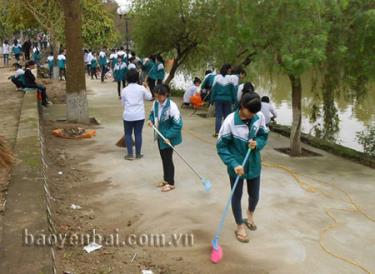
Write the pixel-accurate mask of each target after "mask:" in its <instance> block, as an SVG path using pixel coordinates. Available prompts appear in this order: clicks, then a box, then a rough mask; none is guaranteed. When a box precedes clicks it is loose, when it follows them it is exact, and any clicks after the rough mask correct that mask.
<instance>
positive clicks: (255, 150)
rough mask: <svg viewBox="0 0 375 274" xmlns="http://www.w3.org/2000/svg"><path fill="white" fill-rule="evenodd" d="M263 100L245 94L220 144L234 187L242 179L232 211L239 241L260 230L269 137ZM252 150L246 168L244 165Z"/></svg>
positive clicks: (226, 123)
mask: <svg viewBox="0 0 375 274" xmlns="http://www.w3.org/2000/svg"><path fill="white" fill-rule="evenodd" d="M260 109H261V101H260V97H259V95H258V94H257V93H255V92H254V93H244V94H243V96H242V97H241V100H240V108H239V110H237V111H235V112H233V113H231V114H230V115H229V116H228V117H227V118H226V119H225V120H224V122H223V125H222V126H221V129H220V132H219V137H218V141H217V144H216V148H217V152H218V154H219V156H220V158H221V159H222V160H223V162H224V163H225V164H226V165H227V167H228V175H229V179H230V184H231V188H233V186H234V184H235V181H236V177H237V176H240V178H239V180H238V184H237V187H236V188H235V189H234V192H233V196H232V200H231V203H232V211H233V216H234V219H235V222H236V224H237V229H236V230H235V235H236V238H237V240H238V241H240V242H244V243H247V242H249V238H248V236H247V233H246V228H248V229H250V230H256V228H257V227H256V225H255V223H254V218H253V215H254V211H255V208H256V206H257V203H258V200H259V187H260V172H261V156H260V151H261V150H262V149H263V148H264V146H265V145H266V143H267V138H268V128H267V127H266V124H265V119H264V116H263V114H262V113H261V112H259V111H260ZM248 149H251V152H250V156H249V158H248V161H246V163H245V165H244V166H243V165H242V162H243V161H244V159H245V155H246V154H247V152H248ZM244 180H246V183H247V192H248V195H249V202H248V208H247V219H243V218H242V210H241V198H242V189H243V183H244Z"/></svg>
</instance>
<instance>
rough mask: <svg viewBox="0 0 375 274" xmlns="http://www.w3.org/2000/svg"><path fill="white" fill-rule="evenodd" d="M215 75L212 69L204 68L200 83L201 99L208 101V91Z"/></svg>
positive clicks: (209, 91)
mask: <svg viewBox="0 0 375 274" xmlns="http://www.w3.org/2000/svg"><path fill="white" fill-rule="evenodd" d="M215 76H216V73H215V72H212V70H206V72H205V76H204V79H203V82H202V84H201V97H202V100H203V101H210V93H211V88H212V85H213V83H214V80H215Z"/></svg>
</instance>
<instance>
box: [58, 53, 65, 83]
mask: <svg viewBox="0 0 375 274" xmlns="http://www.w3.org/2000/svg"><path fill="white" fill-rule="evenodd" d="M65 64H66V57H65V54H64V52H63V51H61V52H60V54H59V55H58V56H57V66H58V68H59V77H60V80H62V78H63V77H64V79H66V77H65Z"/></svg>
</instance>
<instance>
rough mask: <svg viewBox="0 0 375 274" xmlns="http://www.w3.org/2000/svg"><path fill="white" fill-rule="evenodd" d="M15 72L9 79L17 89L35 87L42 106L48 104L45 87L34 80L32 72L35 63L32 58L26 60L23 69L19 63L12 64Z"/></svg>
mask: <svg viewBox="0 0 375 274" xmlns="http://www.w3.org/2000/svg"><path fill="white" fill-rule="evenodd" d="M14 66H15V69H16V72H15V74H14V75H13V76H11V77H9V78H10V80H11V81H12V82H13V83H14V84H15V86H16V88H17V90H23V89H25V88H29V89H36V90H37V92H38V94H40V98H41V101H42V106H45V107H47V106H48V96H47V90H46V87H45V86H44V85H43V84H41V83H38V82H36V78H35V76H34V74H33V73H32V70H33V69H34V68H35V66H36V63H35V62H34V61H33V60H30V61H27V62H26V65H25V69H23V68H22V66H21V65H20V64H19V63H15V64H14Z"/></svg>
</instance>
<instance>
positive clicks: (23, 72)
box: [14, 68, 25, 78]
mask: <svg viewBox="0 0 375 274" xmlns="http://www.w3.org/2000/svg"><path fill="white" fill-rule="evenodd" d="M24 74H25V71H24V70H23V69H21V68H19V69H17V70H16V72H15V73H14V77H16V78H18V76H21V75H24Z"/></svg>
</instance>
